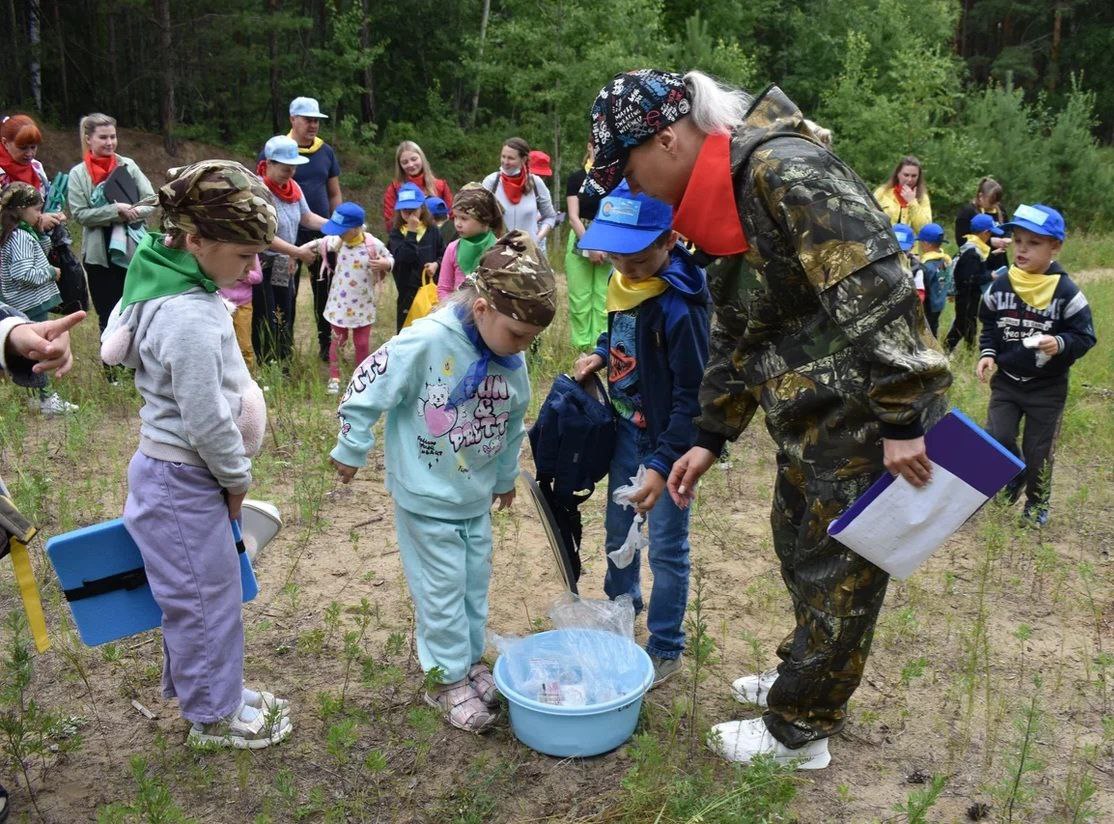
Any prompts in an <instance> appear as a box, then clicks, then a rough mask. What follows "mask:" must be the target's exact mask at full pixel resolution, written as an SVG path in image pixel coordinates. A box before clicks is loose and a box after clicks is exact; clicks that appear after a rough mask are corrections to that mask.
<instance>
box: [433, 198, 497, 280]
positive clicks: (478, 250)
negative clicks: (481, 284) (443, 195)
mask: <svg viewBox="0 0 1114 824" xmlns="http://www.w3.org/2000/svg"><path fill="white" fill-rule="evenodd" d="M453 225H455V226H456V233H457V236H458V237H457V239H456V240H454V241H453V242H452V243H450V244H449V246H448V248H447V249H445V254H444V255H443V256H442V258H441V268H440V270H439V271H438V274H437V300H438V301H444V300H445V298H447V297H448V296H449V295H451V294H452V293H453V292H455V291H456V290H457V289H459V288H460V287H461V286H462V285H463V284H464V279H465V278H466V277H468V276H469V275H470V274H472V272H474V271H475V269H476V264H478V263H479V262H480V258H481V257H483V254H484V252H486V251H487V250H488V249H490V248H491V247H492V246H493V245H494V244H495V239H496V238H497V237H499V236H500V235H502V234H503V232H504V229H503V210H502V209H501V208H500V206H499V202H498V201H497V200H496V199H495V195H493V194H492V193H491V192H489V191H488V190H487V189H485V188H483V186H481V185H480V184H478V183H469V184H467V185H466V186H465V187H464V188H463V189H461V190H460V191H459V192H457V193H456V197H455V198H454V199H453Z"/></svg>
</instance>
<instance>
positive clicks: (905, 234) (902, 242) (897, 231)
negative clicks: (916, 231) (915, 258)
mask: <svg viewBox="0 0 1114 824" xmlns="http://www.w3.org/2000/svg"><path fill="white" fill-rule="evenodd" d="M894 235H895V236H896V237H897V245H898V246H900V247H901V251H903V252H908V251H909V250H910V249H912V248H913V244H914V243H915V242H916V240H917V239H916V238H915V237H913V227H912V226H909V225H907V224H905V223H895V224H894Z"/></svg>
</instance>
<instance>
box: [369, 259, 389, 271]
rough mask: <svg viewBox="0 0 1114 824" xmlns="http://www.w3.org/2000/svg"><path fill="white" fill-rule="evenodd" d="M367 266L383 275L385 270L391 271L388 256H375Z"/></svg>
mask: <svg viewBox="0 0 1114 824" xmlns="http://www.w3.org/2000/svg"><path fill="white" fill-rule="evenodd" d="M368 266H370V267H371V271H373V272H379V274H381V275H385V274H386V273H387V272H389V271H391V261H390V259H389V258H382V257H378V258H375V260H373V261H371V262H370V263H369V264H368Z"/></svg>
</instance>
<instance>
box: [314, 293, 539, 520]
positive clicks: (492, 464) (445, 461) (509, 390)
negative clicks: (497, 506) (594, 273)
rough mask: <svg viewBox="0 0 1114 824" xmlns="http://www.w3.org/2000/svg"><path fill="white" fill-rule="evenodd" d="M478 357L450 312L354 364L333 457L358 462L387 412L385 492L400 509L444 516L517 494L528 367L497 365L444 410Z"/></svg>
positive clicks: (479, 510)
mask: <svg viewBox="0 0 1114 824" xmlns="http://www.w3.org/2000/svg"><path fill="white" fill-rule="evenodd" d="M478 357H479V353H478V352H477V351H476V348H475V347H474V346H473V345H472V342H471V341H470V340H468V337H467V335H466V334H465V332H464V328H463V326H461V322H460V320H459V319H458V318H457V316H456V313H455V312H454V311H453V309H452V308H451V307H450V308H446V309H442V310H441V311H438V312H435V313H434V314H432V315H430V316H428V317H426V318H422V319H421V320H419V321H417V322H416V323H414V325H413V326H410V327H408V328H406V329H403V330H402V332H401V333H399V334H398V335H396V336H395V337H393V338H391V339H390V340H389V341H387V342H386V343H384V344H383V345H382V346H381V347H380V348H379V349H378V350H376V351H375V352H373V353H372V354H371V355H370V356H369V357H368V358H367V359H366V360H365V361H364V362H363V363H361V364H360V365H359V366H358V367H356V372H355V374H353V376H352V382H351V383H349V384H348V390H347V391H346V392H345V393H344V397H343V398H342V399H341V403H340V409H339V410H338V411H337V417H339V418H340V422H341V427H340V435H339V436H338V437H337V445H336V448H334V449H333V451H332V457H333V458H334V459H336V460H337V461H339V462H340V463H343V464H347V465H348V466H363V465H364V464H365V463H366V462H367V453H368V451H369V450H370V449H371V448H372V446H373V445H374V443H375V439H374V437H373V436H372V434H371V428H372V427H373V426H374V425H375V422H376V421H377V420H379V417H380V416H381V415H383V414H384V413H386V415H387V429H386V435H385V436H384V439H385V441H386V461H385V463H386V467H387V490H388V491H389V492H390V493H391V496H392V497H393V498H394V499H395V501H396V502H397V503H398V505H399V506H401V507H402V508H403V509H405V510H407V511H408V512H414V513H417V514H419V515H426V516H429V517H432V518H441V519H443V520H449V519H451V520H457V519H460V520H463V519H465V518H475V517H477V516H479V515H483V514H484V513H486V512H488V511H489V510H490V509H491V496H492V495H493V494H495V493H502V492H508V491H510V490H511V489H514V482H515V478H516V477H517V476H518V452H519V447H520V446H521V445H522V436H523V435H524V434H525V433H526V430H525V427H524V426H523V418H524V417H525V415H526V407H527V405H528V404H529V403H530V378H529V376H528V375H527V373H526V365H525V363H523V364H522V365H520V366H519V367H518V368H516V369H508V368H506V367H503V366H500V365H499V364H497V363H495V362H494V361H493V362H492V363H491V364H490V366H489V368H488V374H487V378H485V379H484V382H483V383H482V384H481V386H480V389H479V391H478V392H477V394H476V395H475V396H474V397H472V398H469V399H468V400H466V401H464V402H463V403H461V404H460V406H459V407H458V408H454V407H452V406H450V405H449V404H448V400H449V395H450V393H451V392H452V390H453V388H454V387H455V386H456V385H457V384H458V383H459V382H460V380H461V378H463V377H464V375H465V373H466V372H467V371H468V367H469V366H470V365H471V364H472V363H473V362H474V361H475V360H476V359H477V358H478Z"/></svg>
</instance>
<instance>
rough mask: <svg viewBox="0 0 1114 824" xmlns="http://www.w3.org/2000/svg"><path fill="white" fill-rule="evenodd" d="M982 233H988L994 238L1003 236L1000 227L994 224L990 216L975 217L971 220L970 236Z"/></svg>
mask: <svg viewBox="0 0 1114 824" xmlns="http://www.w3.org/2000/svg"><path fill="white" fill-rule="evenodd" d="M983 232H990V234H992V235H994V236H995V237H1001V236H1002V235H1004V234H1005V232H1004V231H1002V227H1001V226H999V225H998V224H997V223H995V222H994V218H992V217H991V216H990V215H975V216H974V217H973V218H971V234H973V235H980V234H982V233H983Z"/></svg>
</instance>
